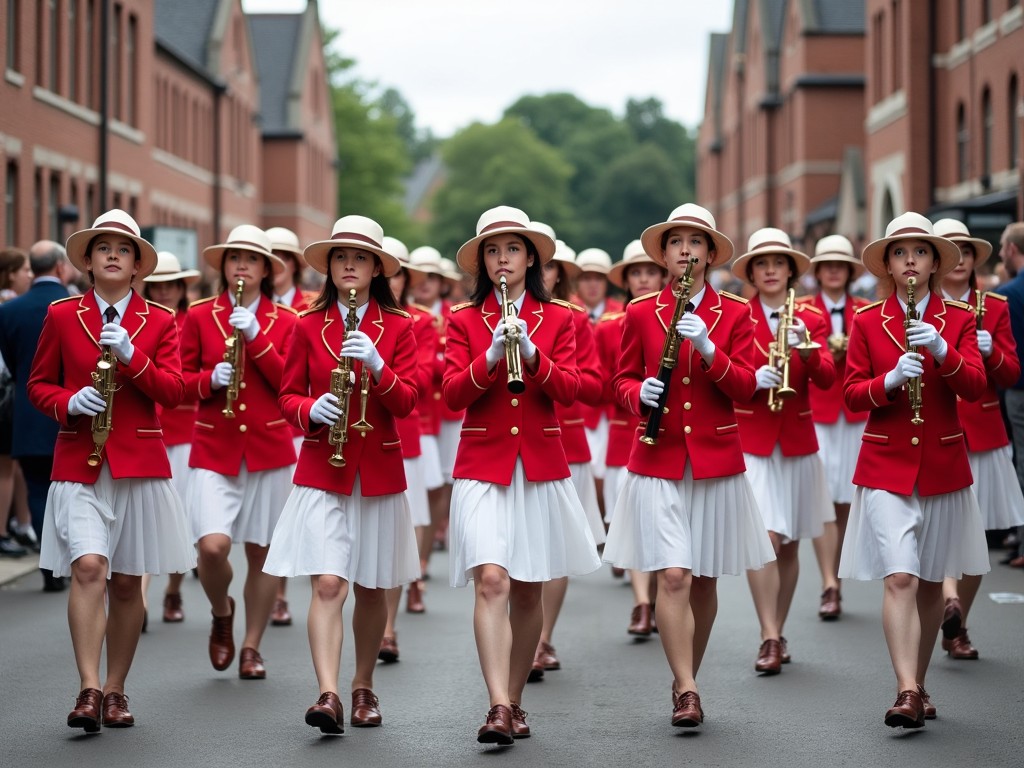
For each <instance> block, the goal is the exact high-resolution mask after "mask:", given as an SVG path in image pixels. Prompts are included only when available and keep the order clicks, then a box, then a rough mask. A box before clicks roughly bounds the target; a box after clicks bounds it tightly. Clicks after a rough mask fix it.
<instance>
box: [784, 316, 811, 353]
mask: <svg viewBox="0 0 1024 768" xmlns="http://www.w3.org/2000/svg"><path fill="white" fill-rule="evenodd" d="M806 334H807V326H806V325H804V321H803V320H801V319H800V318H799V317H794V318H793V324H792V325H791V326H789V330H788V331H787V333H786V343H787V344H789V346H790V347H795V346H796V345H797V344H801V343H802V342H803V340H804V336H805V335H806Z"/></svg>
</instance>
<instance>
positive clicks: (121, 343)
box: [100, 323, 135, 365]
mask: <svg viewBox="0 0 1024 768" xmlns="http://www.w3.org/2000/svg"><path fill="white" fill-rule="evenodd" d="M100 344H101V345H103V346H104V347H110V349H111V350H112V351H113V353H114V356H115V357H117V359H118V360H120V361H121V362H122V363H124V364H125V365H128V364H129V363H130V362H131V361H132V355H134V354H135V345H133V344H132V340H131V338H130V337H129V336H128V331H126V330H125V329H124V328H122V327H121V326H120V325H118V324H117V323H107V324H106V325H104V326H103V328H102V329H101V330H100Z"/></svg>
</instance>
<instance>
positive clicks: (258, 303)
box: [228, 291, 263, 315]
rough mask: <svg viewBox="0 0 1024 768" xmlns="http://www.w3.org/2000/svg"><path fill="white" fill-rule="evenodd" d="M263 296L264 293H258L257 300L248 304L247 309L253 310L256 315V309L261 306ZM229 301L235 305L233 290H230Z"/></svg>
mask: <svg viewBox="0 0 1024 768" xmlns="http://www.w3.org/2000/svg"><path fill="white" fill-rule="evenodd" d="M261 298H263V294H262V293H258V294H256V301H254V302H253V303H252V304H250V305H249V306H247V307H246V309H248V310H249V311H250V312H252V313H253V314H254V315H255V314H256V310H258V309H259V308H260V299H261ZM228 301H230V302H231V306H232V307H233V306H235V294H234V292H233V291H228Z"/></svg>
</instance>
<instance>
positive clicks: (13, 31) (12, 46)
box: [7, 0, 21, 72]
mask: <svg viewBox="0 0 1024 768" xmlns="http://www.w3.org/2000/svg"><path fill="white" fill-rule="evenodd" d="M20 2H21V0H7V68H8V69H12V70H14V71H15V72H17V71H18V70H19V69H20V67H19V66H18V3H20Z"/></svg>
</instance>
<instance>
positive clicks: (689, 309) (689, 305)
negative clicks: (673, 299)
mask: <svg viewBox="0 0 1024 768" xmlns="http://www.w3.org/2000/svg"><path fill="white" fill-rule="evenodd" d="M694 309H696V307H694V306H693V302H692V301H688V302H686V306H685V307H683V311H685V312H693V310H694Z"/></svg>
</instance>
